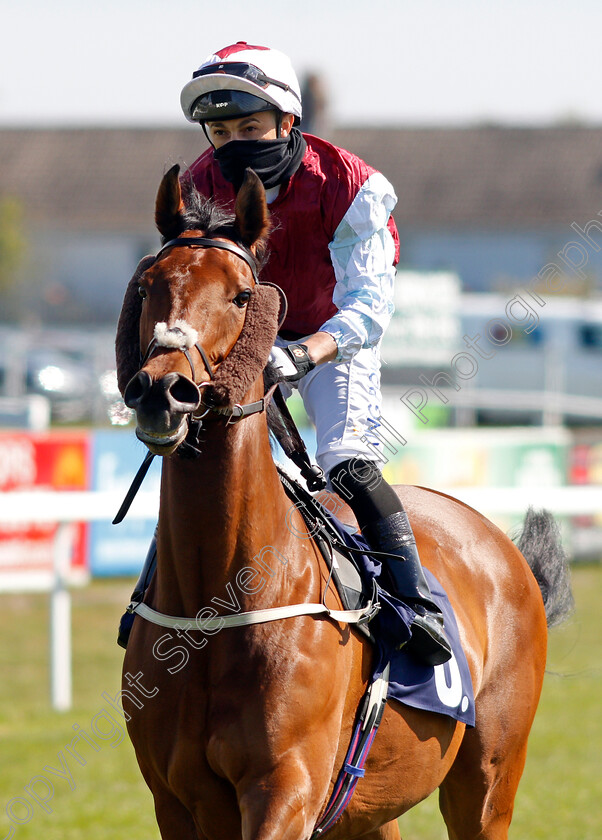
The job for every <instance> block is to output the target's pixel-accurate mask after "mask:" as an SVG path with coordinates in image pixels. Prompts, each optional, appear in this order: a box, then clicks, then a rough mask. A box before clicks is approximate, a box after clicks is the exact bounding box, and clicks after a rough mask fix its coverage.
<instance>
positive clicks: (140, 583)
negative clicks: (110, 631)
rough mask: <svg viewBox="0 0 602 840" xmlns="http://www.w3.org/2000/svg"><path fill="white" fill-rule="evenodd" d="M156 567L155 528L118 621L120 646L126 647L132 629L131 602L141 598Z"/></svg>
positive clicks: (135, 602)
mask: <svg viewBox="0 0 602 840" xmlns="http://www.w3.org/2000/svg"><path fill="white" fill-rule="evenodd" d="M156 568H157V529H156V528H155V533H154V534H153V538H152V540H151V543H150V545H149V547H148V551H147V553H146V559H145V561H144V566H143V567H142V571H141V572H140V577H139V578H138V580H137V581H136V586H135V587H134V591H133V592H132V597H131V598H130V606H129V607H128V608H127V610H126V611H125V612H124V614H123V615H122V616H121V621H120V622H119V630H118V632H117V644H118V645H119V646H120V647H122V648H126V647H127V644H128V639H129V638H130V632H131V629H132V624H133V623H134V618H135V615H134V613H133V612H131V611H130V607H131V606H132V604H139V603H140V602H141V601H142V599H143V598H144V593H145V592H146V590H147V589H148V587H149V585H150V582H151V580H152V577H153V575H154V573H155V569H156Z"/></svg>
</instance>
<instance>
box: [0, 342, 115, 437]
mask: <svg viewBox="0 0 602 840" xmlns="http://www.w3.org/2000/svg"><path fill="white" fill-rule="evenodd" d="M0 393H2V394H4V395H5V396H20V395H22V394H40V395H42V396H44V397H46V398H47V399H48V400H49V402H50V406H51V417H52V420H53V421H55V422H59V423H77V422H82V421H87V420H91V419H92V418H93V416H94V407H95V401H96V400H97V399H98V394H99V383H98V379H97V377H96V376H95V374H94V371H93V369H92V367H91V366H89V365H88V364H86V363H85V362H83V361H80V360H76V359H74V358H73V357H72V356H70V355H69V354H68V353H65V352H64V351H63V350H59V349H58V348H55V347H29V348H28V349H26V350H25V352H24V354H23V356H22V357H20V356H19V355H18V354H11V353H10V350H9V348H7V347H5V348H4V352H3V353H2V355H1V357H0Z"/></svg>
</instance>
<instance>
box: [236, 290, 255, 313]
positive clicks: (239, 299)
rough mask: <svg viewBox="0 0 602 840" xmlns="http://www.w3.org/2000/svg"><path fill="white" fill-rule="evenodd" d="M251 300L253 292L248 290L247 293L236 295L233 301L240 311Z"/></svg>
mask: <svg viewBox="0 0 602 840" xmlns="http://www.w3.org/2000/svg"><path fill="white" fill-rule="evenodd" d="M250 299H251V292H250V291H248V290H247V291H246V292H240V294H238V295H236V297H235V298H234V300H233V303H234V304H235V305H236V306H238V308H239V309H242V308H243V306H246V305H247V303H248V302H249V301H250Z"/></svg>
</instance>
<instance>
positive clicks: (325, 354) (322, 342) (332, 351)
mask: <svg viewBox="0 0 602 840" xmlns="http://www.w3.org/2000/svg"><path fill="white" fill-rule="evenodd" d="M303 344H305V346H306V347H307V352H308V353H309V357H310V359H311V360H312V361H313V362H315V363H316V364H317V365H321V364H323V363H324V362H332V361H334V359H336V356H337V352H338V348H337V343H336V341H335V340H334V338H333V337H332V335H331V334H330V333H327V332H316V333H314V334H313V335H309V336H308V337H307V338H304V339H303Z"/></svg>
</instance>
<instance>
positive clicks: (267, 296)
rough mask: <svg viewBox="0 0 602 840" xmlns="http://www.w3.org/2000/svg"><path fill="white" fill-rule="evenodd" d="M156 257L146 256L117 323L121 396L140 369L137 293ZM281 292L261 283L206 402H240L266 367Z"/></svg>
mask: <svg viewBox="0 0 602 840" xmlns="http://www.w3.org/2000/svg"><path fill="white" fill-rule="evenodd" d="M153 261H154V257H152V256H151V257H144V259H143V260H142V261H141V262H140V263H139V265H138V267H137V269H136V271H135V273H134V276H133V277H132V279H131V280H130V282H129V283H128V286H127V289H126V292H125V297H124V299H123V306H122V308H121V314H120V316H119V322H118V324H117V336H116V339H115V355H116V361H117V383H118V386H119V390H120V392H121V394H123V392H124V391H125V387H126V385H127V384H128V382H129V381H130V379H131V378H132V377H133V376H134V375H135V374H136V373H138V370H139V369H140V358H141V355H140V313H141V310H142V299H141V298H140V295H139V294H138V285H139V282H140V277H141V275H142V274H143V273H144V272H145V271H146V270H147V269H148V268H149V267H150V266H151V265H152V263H153ZM280 306H281V293H280V292H279V290H278V289H277V288H276V287H274V286H272V285H267V284H266V285H262V284H261V283H260V284H258V285H257V286H256V287H255V289H254V290H253V294H252V295H251V298H250V300H249V303H248V304H247V314H246V317H245V323H244V326H243V328H242V331H241V333H240V336H239V338H238V340H237V342H236V344H235V345H234V347H233V348H232V350H231V351H230V353H229V354H228V356H227V358H226V359H224V361H223V362H222V363H221V364H220V365H219V367H218V369H217V371H216V373H215V378H214V379H213V384H212V385H211V386H208V387H207V388H204V389H203V402H205V403H206V404H212V405H215V406H218V407H222V406H231V405H234V404H235V403H239V402H241V400H242V399H243V397H244V396H245V394H246V393H247V392H248V390H249V389H250V387H251V385H252V384H253V383H254V382H255V381H256V379H258V377H259V376H260V375H261V373H262V371H263V369H264V367H265V366H266V364H267V360H268V356H269V355H270V350H271V349H272V346H273V344H274V341H275V338H276V333H277V331H278V316H279V312H280Z"/></svg>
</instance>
